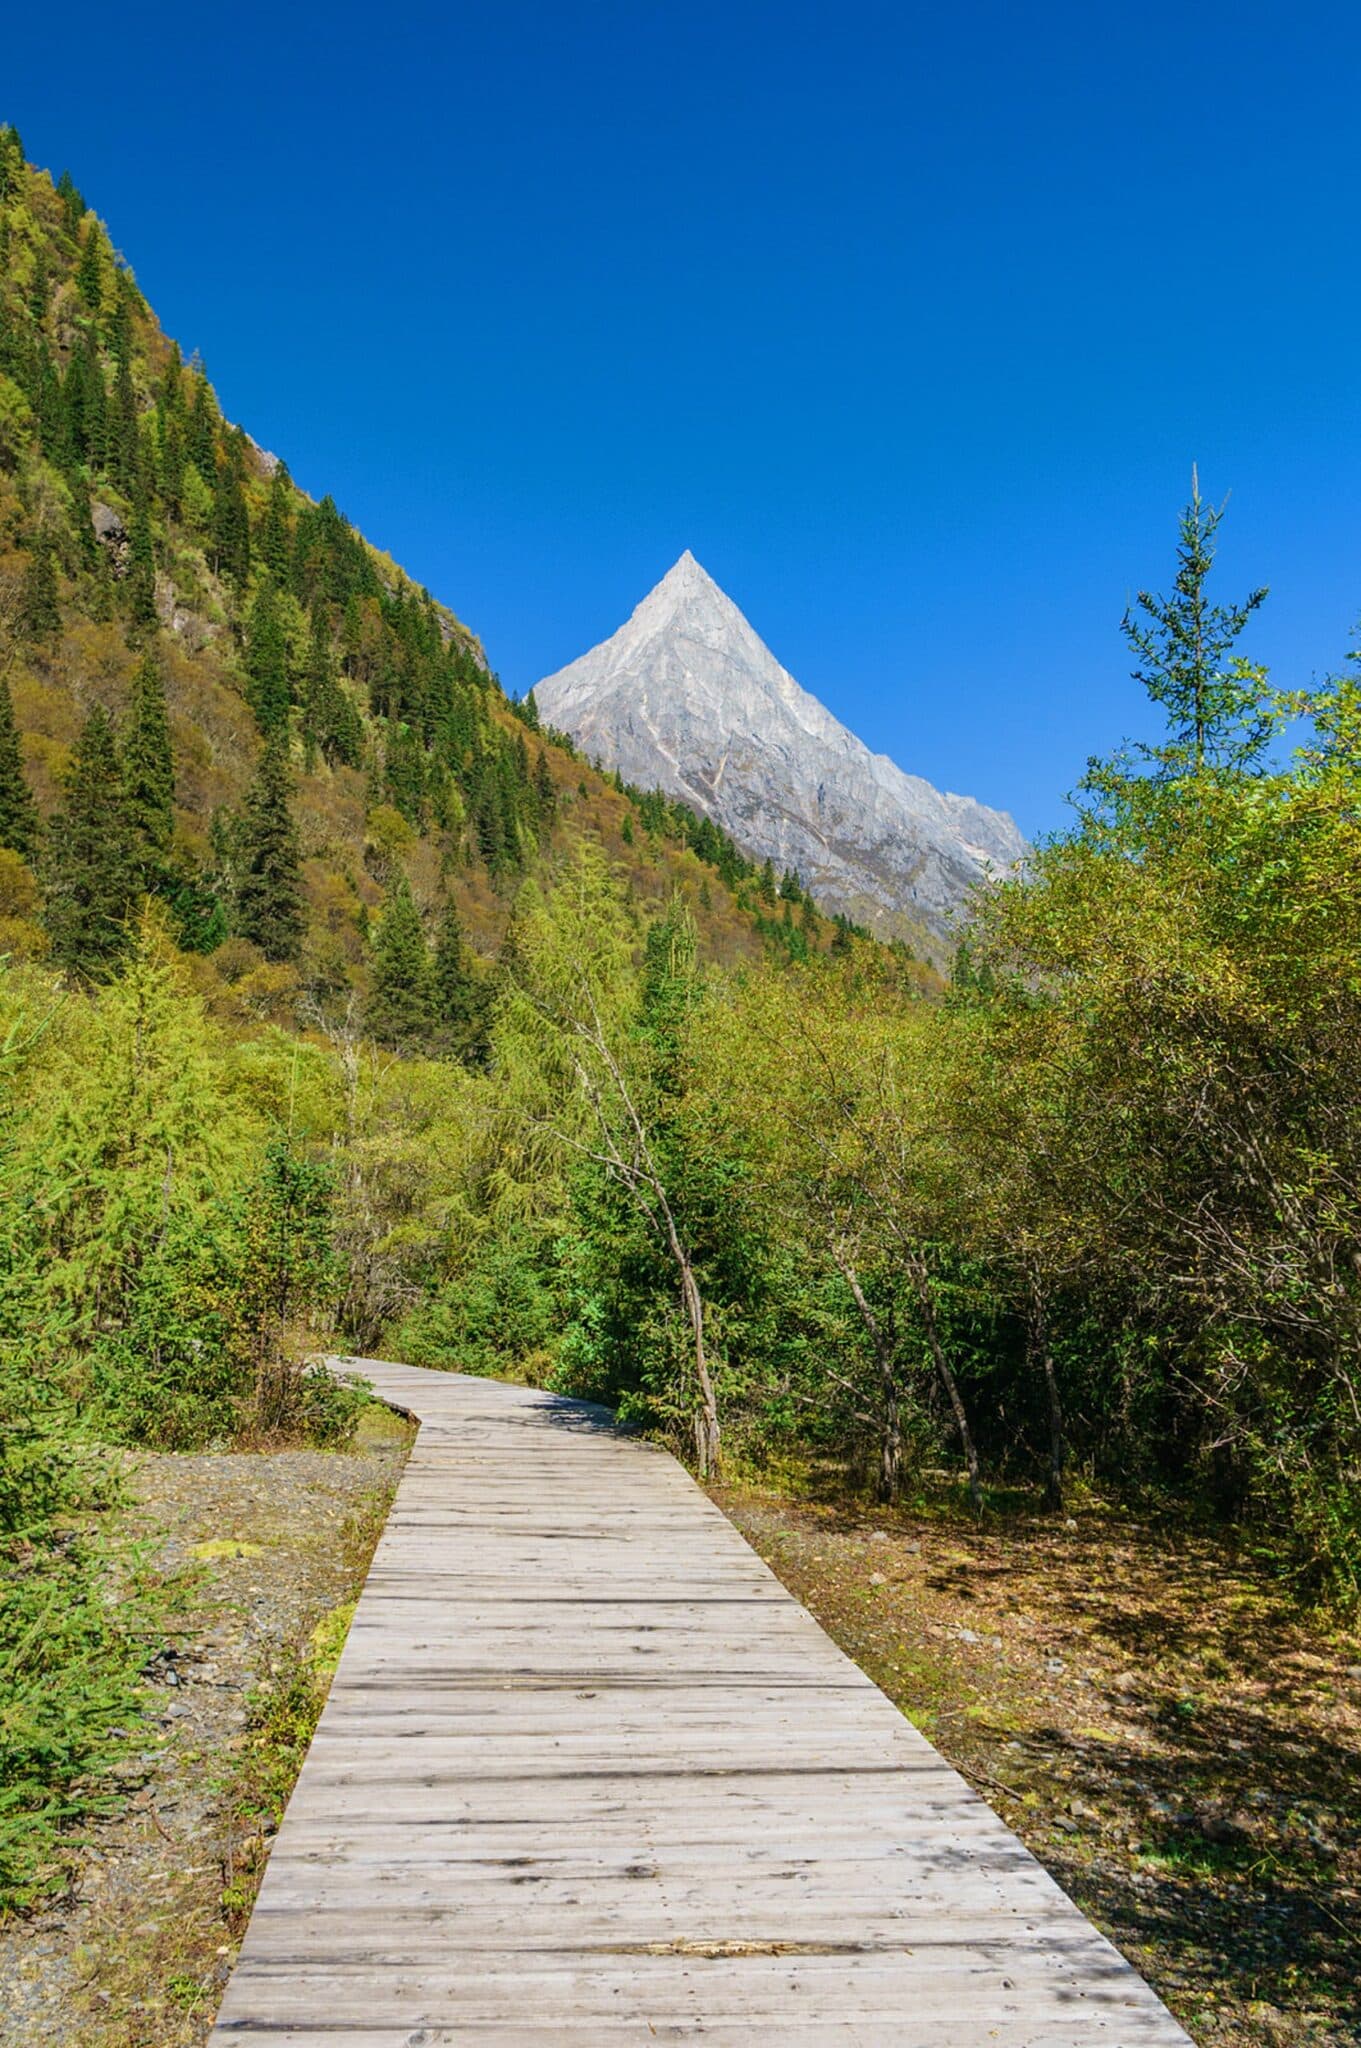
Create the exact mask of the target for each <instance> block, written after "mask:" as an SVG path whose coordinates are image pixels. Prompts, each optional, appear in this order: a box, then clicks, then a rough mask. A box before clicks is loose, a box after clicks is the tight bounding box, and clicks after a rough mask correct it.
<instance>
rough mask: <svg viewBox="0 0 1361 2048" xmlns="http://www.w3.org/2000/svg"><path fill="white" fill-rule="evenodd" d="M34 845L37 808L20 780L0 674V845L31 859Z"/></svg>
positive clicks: (10, 709)
mask: <svg viewBox="0 0 1361 2048" xmlns="http://www.w3.org/2000/svg"><path fill="white" fill-rule="evenodd" d="M37 844H38V807H37V805H36V804H35V803H34V801H33V792H32V790H31V789H30V788H29V786H28V783H27V781H26V780H25V778H24V764H23V756H22V754H21V752H20V749H19V733H18V728H17V727H16V725H15V723H14V700H13V698H12V697H11V696H10V692H9V679H8V677H7V676H5V675H0V846H7V847H8V848H9V849H10V851H11V852H12V853H20V854H22V855H23V857H24V859H25V860H31V859H32V857H33V853H34V851H35V849H36V847H37Z"/></svg>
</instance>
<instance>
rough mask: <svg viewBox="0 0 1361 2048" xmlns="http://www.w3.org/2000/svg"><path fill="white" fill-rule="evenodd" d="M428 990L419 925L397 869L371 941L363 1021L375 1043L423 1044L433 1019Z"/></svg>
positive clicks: (422, 931)
mask: <svg viewBox="0 0 1361 2048" xmlns="http://www.w3.org/2000/svg"><path fill="white" fill-rule="evenodd" d="M432 995H433V991H432V984H431V973H430V952H429V948H428V947H427V945H426V942H425V929H424V926H423V925H422V923H421V914H420V912H419V910H418V909H417V908H416V904H415V901H414V900H413V898H412V894H411V889H410V885H409V884H408V882H407V880H406V877H405V876H404V875H403V876H402V877H401V878H400V879H399V880H398V882H397V884H396V886H395V887H394V888H393V889H392V890H391V891H390V892H389V895H388V901H387V907H386V909H385V910H384V912H383V916H382V919H381V921H380V923H379V926H378V932H377V936H376V937H375V939H374V944H373V990H372V994H371V995H370V997H369V1005H368V1017H367V1021H368V1028H369V1030H370V1031H371V1033H372V1034H373V1036H374V1037H375V1038H376V1039H377V1040H378V1042H379V1044H380V1045H389V1046H415V1045H421V1044H424V1043H425V1041H426V1040H427V1039H428V1038H429V1037H430V1034H431V1030H432V1026H433V1022H434V1013H433V1006H432Z"/></svg>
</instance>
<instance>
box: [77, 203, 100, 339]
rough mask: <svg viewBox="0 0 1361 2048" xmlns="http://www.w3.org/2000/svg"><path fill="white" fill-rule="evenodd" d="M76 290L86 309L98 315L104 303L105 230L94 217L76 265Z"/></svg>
mask: <svg viewBox="0 0 1361 2048" xmlns="http://www.w3.org/2000/svg"><path fill="white" fill-rule="evenodd" d="M76 290H77V292H78V293H79V295H80V303H81V304H82V306H84V308H85V310H86V311H87V312H88V313H93V314H95V315H96V316H97V315H98V313H99V309H100V307H101V306H102V305H103V303H104V230H103V229H102V228H101V227H100V225H99V222H98V221H97V220H95V219H93V218H91V221H90V225H89V227H88V228H87V229H86V230H85V240H84V243H83V245H82V248H81V252H80V262H79V263H78V264H77V266H76Z"/></svg>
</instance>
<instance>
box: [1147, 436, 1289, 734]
mask: <svg viewBox="0 0 1361 2048" xmlns="http://www.w3.org/2000/svg"><path fill="white" fill-rule="evenodd" d="M1223 517H1224V507H1223V506H1222V505H1221V506H1220V507H1219V509H1218V510H1217V511H1216V510H1215V509H1214V507H1213V506H1212V507H1210V509H1209V510H1208V511H1207V510H1206V508H1205V506H1204V504H1203V502H1202V500H1201V495H1200V482H1199V479H1198V478H1197V476H1196V475H1195V472H1194V471H1193V472H1192V477H1191V502H1190V503H1189V504H1188V506H1187V507H1186V510H1185V511H1184V512H1183V514H1182V517H1181V527H1180V533H1179V538H1178V545H1177V577H1176V582H1175V585H1174V586H1173V594H1172V595H1171V597H1155V596H1154V595H1153V594H1152V593H1151V592H1149V591H1147V590H1141V591H1140V592H1139V595H1138V599H1137V601H1136V605H1135V607H1134V608H1132V609H1131V610H1130V611H1127V612H1126V614H1125V620H1124V633H1125V638H1126V639H1127V640H1128V642H1129V644H1130V646H1131V648H1132V649H1133V651H1134V653H1135V655H1136V656H1137V657H1138V666H1137V667H1136V668H1135V669H1134V671H1133V675H1134V680H1135V681H1136V682H1137V683H1142V684H1143V686H1144V688H1145V689H1146V690H1147V691H1148V694H1149V696H1150V697H1151V698H1152V700H1153V702H1154V703H1155V704H1157V705H1159V706H1160V707H1161V709H1162V711H1163V712H1164V714H1165V716H1166V718H1167V723H1168V735H1167V740H1166V743H1165V744H1164V746H1163V747H1161V748H1160V749H1159V750H1158V752H1157V758H1158V759H1159V761H1160V762H1161V763H1162V764H1163V766H1164V768H1165V769H1169V770H1172V771H1174V772H1175V771H1177V770H1180V769H1184V768H1191V769H1194V770H1195V771H1196V772H1199V771H1200V770H1202V769H1205V768H1211V767H1233V768H1246V767H1250V766H1251V765H1253V763H1255V762H1256V761H1257V760H1258V759H1259V758H1260V756H1261V753H1262V749H1263V748H1264V747H1265V745H1266V742H1267V740H1268V738H1269V737H1270V733H1271V721H1270V719H1269V718H1266V717H1263V716H1262V714H1261V696H1262V692H1261V683H1262V676H1261V672H1260V671H1259V670H1256V669H1253V668H1251V667H1249V666H1247V665H1246V664H1244V663H1242V662H1237V661H1235V662H1232V663H1230V664H1229V665H1228V667H1225V666H1224V664H1225V661H1226V658H1227V656H1228V654H1229V651H1230V649H1231V648H1232V646H1233V644H1234V642H1235V640H1237V639H1238V637H1239V635H1240V634H1241V633H1242V631H1243V628H1244V627H1245V626H1246V625H1247V623H1248V620H1249V619H1250V618H1251V616H1252V614H1253V613H1254V612H1255V611H1256V610H1257V609H1258V607H1259V606H1261V605H1263V604H1264V603H1265V602H1266V598H1267V593H1266V591H1265V590H1254V591H1252V592H1251V593H1250V594H1249V596H1248V597H1246V598H1245V599H1244V600H1243V602H1242V603H1241V604H1236V605H1227V606H1226V605H1214V604H1211V603H1210V601H1209V599H1208V597H1207V596H1206V584H1207V581H1208V579H1209V574H1210V570H1211V568H1212V566H1213V564H1214V557H1215V535H1216V533H1217V532H1218V530H1219V524H1220V521H1221V520H1222V519H1223Z"/></svg>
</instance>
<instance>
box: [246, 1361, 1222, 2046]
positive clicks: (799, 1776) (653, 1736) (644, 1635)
mask: <svg viewBox="0 0 1361 2048" xmlns="http://www.w3.org/2000/svg"><path fill="white" fill-rule="evenodd" d="M363 1370H364V1371H365V1373H366V1374H367V1375H368V1376H369V1377H370V1378H371V1379H372V1380H373V1382H374V1384H375V1386H376V1387H377V1388H378V1391H379V1392H380V1393H382V1394H383V1395H384V1396H385V1397H386V1398H387V1399H389V1400H391V1401H393V1402H394V1404H396V1405H398V1406H400V1407H402V1408H404V1409H406V1410H408V1411H409V1412H410V1413H411V1414H413V1415H414V1416H415V1417H416V1418H417V1419H418V1420H419V1421H420V1423H421V1430H420V1434H419V1436H418V1438H417V1441H416V1445H415V1448H414V1450H413V1452H412V1455H411V1459H410V1462H409V1464H408V1466H407V1470H406V1473H405V1475H404V1476H403V1480H402V1484H401V1487H400V1489H399V1491H398V1495H397V1499H396V1502H395V1503H394V1507H393V1511H392V1514H391V1516H390V1517H389V1520H388V1524H387V1527H386V1529H385V1531H384V1534H383V1537H382V1539H381V1542H380V1544H379V1547H378V1552H377V1555H376V1556H375V1558H374V1562H373V1567H372V1569H371V1571H370V1574H369V1578H368V1582H367V1584H366V1586H365V1590H364V1595H363V1598H362V1600H361V1601H360V1604H359V1608H358V1611H357V1613H356V1615H355V1620H354V1624H353V1626H352V1628H351V1631H350V1636H349V1640H348V1642H347V1644H346V1646H345V1650H344V1653H343V1655H342V1657H341V1660H340V1666H339V1669H338V1670H337V1672H336V1676H335V1680H334V1683H333V1686H332V1690H331V1696H330V1699H329V1701H328V1703H327V1707H326V1711H325V1713H324V1715H323V1716H322V1722H321V1726H320V1728H319V1729H318V1732H317V1736H316V1739H315V1741H314V1742H313V1745H312V1748H311V1751H310V1752H309V1755H308V1758H307V1761H306V1763H305V1764H304V1766H303V1770H302V1774H301V1776H300V1778H299V1780H298V1785H297V1789H296V1790H295V1792H294V1795H293V1799H292V1801H291V1803H290V1805H289V1809H288V1812H287V1814H286V1816H285V1818H284V1823H283V1826H282V1828H281V1830H280V1833H279V1837H278V1841H277V1843H276V1844H275V1848H274V1853H273V1855H272V1857H271V1859H270V1864H269V1868H268V1870H267V1872H266V1875H265V1880H264V1884H263V1887H262V1889H261V1893H260V1898H259V1901H258V1903H257V1906H256V1909H255V1913H254V1916H253V1918H252V1920H251V1924H250V1927H249V1929H248V1931H247V1935H246V1940H245V1943H244V1945H243V1949H242V1953H241V1958H240V1961H239V1963H238V1965H237V1968H236V1971H235V1973H234V1975H233V1977H232V1981H231V1983H230V1984H229V1986H228V1988H227V1993H226V1997H225V1999H224V2001H223V2006H222V2011H221V2013H220V2015H219V2018H218V2024H217V2028H216V2030H215V2032H214V2035H213V2048H227V2044H228V2043H232V2044H238V2048H239V2044H240V2043H242V2042H243V2041H245V2040H247V2039H252V2040H257V2039H258V2040H267V2041H268V2042H269V2043H270V2048H323V2044H332V2048H342V2044H343V2048H439V2044H443V2043H453V2042H457V2043H458V2044H459V2048H469V2044H472V2048H477V2044H481V2043H485V2044H487V2048H519V2044H526V2048H527V2044H530V2043H540V2044H541V2043H547V2042H552V2041H568V2042H572V2043H582V2044H585V2043H588V2042H589V2043H596V2042H600V2043H603V2044H606V2048H609V2044H613V2043H623V2042H638V2043H641V2042H653V2041H690V2040H696V2039H699V2038H700V2037H702V2038H703V2040H704V2041H705V2042H706V2043H707V2044H708V2048H737V2044H739V2043H740V2044H757V2043H762V2044H764V2043H773V2042H777V2041H778V2042H780V2043H790V2044H792V2048H888V2044H894V2048H906V2044H911V2048H978V2044H982V2043H991V2042H997V2043H999V2044H1001V2043H1005V2044H1006V2048H1079V2044H1082V2048H1087V2044H1089V2043H1092V2042H1098V2041H1099V2042H1102V2043H1104V2044H1106V2048H1174V2044H1182V2048H1185V2043H1186V2036H1185V2035H1184V2034H1183V2033H1182V2031H1181V2029H1180V2028H1179V2027H1177V2026H1176V2024H1175V2023H1174V2022H1173V2020H1172V2019H1171V2017H1170V2016H1169V2014H1168V2013H1167V2012H1166V2011H1165V2010H1164V2008H1163V2007H1162V2006H1161V2005H1160V2004H1159V2003H1158V2001H1157V1999H1156V1998H1154V1996H1153V1994H1152V1992H1151V1991H1149V1989H1148V1987H1147V1986H1146V1985H1145V1984H1143V1982H1142V1981H1141V1980H1140V1979H1139V1977H1138V1976H1136V1974H1135V1973H1134V1972H1133V1971H1132V1970H1131V1969H1130V1968H1129V1966H1128V1965H1127V1964H1126V1963H1125V1962H1124V1961H1123V1960H1122V1959H1121V1958H1120V1957H1119V1956H1118V1955H1117V1954H1116V1952H1115V1950H1114V1949H1113V1948H1111V1946H1110V1945H1109V1943H1107V1942H1106V1941H1104V1940H1103V1938H1102V1937H1101V1936H1100V1935H1099V1934H1098V1933H1097V1932H1096V1930H1095V1929H1094V1928H1093V1927H1091V1926H1090V1925H1089V1923H1088V1922H1087V1921H1086V1920H1085V1919H1084V1918H1083V1917H1082V1915H1081V1914H1080V1913H1079V1912H1078V1911H1077V1909H1076V1907H1074V1906H1073V1905H1072V1904H1071V1902H1070V1901H1069V1900H1068V1899H1066V1898H1065V1897H1064V1895H1063V1893H1062V1892H1061V1891H1060V1890H1059V1889H1058V1887H1057V1886H1056V1885H1055V1884H1054V1882H1053V1880H1052V1879H1051V1878H1050V1877H1049V1876H1048V1875H1047V1873H1046V1872H1045V1871H1044V1870H1043V1869H1042V1868H1041V1867H1040V1865H1039V1864H1038V1863H1037V1862H1036V1861H1035V1859H1034V1858H1033V1857H1032V1856H1030V1855H1029V1853H1028V1852H1027V1851H1026V1850H1025V1848H1024V1847H1023V1846H1022V1844H1021V1843H1020V1842H1019V1841H1018V1840H1017V1839H1016V1837H1015V1836H1014V1835H1012V1834H1011V1833H1010V1832H1009V1831H1008V1830H1007V1829H1006V1828H1005V1827H1003V1825H1002V1823H1001V1822H1000V1821H999V1820H998V1819H997V1817H996V1816H995V1815H994V1814H993V1813H992V1812H991V1811H990V1810H989V1808H988V1807H987V1806H986V1805H985V1804H984V1803H983V1801H982V1800H980V1799H979V1798H978V1797H977V1796H976V1795H975V1794H974V1793H973V1792H972V1791H970V1789H969V1788H968V1786H967V1785H966V1784H965V1783H964V1781H963V1780H962V1779H961V1778H960V1777H959V1776H958V1775H957V1774H956V1773H955V1772H954V1771H952V1770H951V1769H950V1768H949V1767H948V1765H946V1764H945V1763H944V1761H943V1760H942V1759H941V1758H940V1757H939V1756H938V1755H937V1754H936V1752H935V1751H934V1750H933V1749H932V1748H931V1746H930V1745H929V1743H927V1742H926V1741H925V1740H924V1738H923V1737H922V1736H921V1735H920V1734H919V1733H918V1731H917V1730H916V1729H914V1728H913V1727H912V1726H911V1725H910V1724H909V1723H908V1722H907V1721H905V1720H904V1719H903V1717H902V1716H901V1715H900V1714H899V1713H898V1712H897V1710H896V1709H895V1708H894V1707H893V1705H892V1704H891V1702H890V1701H889V1700H887V1699H886V1698H885V1697H884V1695H883V1694H882V1693H881V1692H879V1690H878V1688H877V1687H875V1686H874V1685H873V1684H871V1682H870V1681H869V1679H867V1678H866V1677H865V1675H864V1673H863V1672H861V1671H859V1670H857V1669H856V1667H855V1666H854V1665H853V1664H851V1663H850V1662H849V1661H848V1660H847V1659H846V1658H845V1657H844V1656H843V1655H842V1653H841V1652H840V1651H839V1650H838V1649H837V1648H836V1646H835V1644H833V1643H832V1642H831V1641H830V1640H829V1639H828V1637H827V1636H826V1635H825V1634H824V1633H823V1631H822V1630H821V1629H820V1628H819V1627H818V1625H817V1623H816V1622H815V1621H813V1619H812V1617H811V1616H810V1615H808V1614H807V1613H806V1612H805V1611H804V1609H802V1608H801V1607H800V1606H799V1605H798V1604H797V1603H796V1602H795V1601H794V1600H792V1599H791V1598H790V1597H789V1595H788V1594H787V1593H786V1592H785V1590H784V1588H783V1587H782V1586H781V1585H780V1584H779V1581H778V1580H777V1579H776V1578H775V1577H774V1576H773V1574H772V1573H771V1572H770V1571H769V1570H768V1569H767V1567H766V1566H765V1565H764V1564H763V1563H762V1562H761V1560H760V1559H759V1558H757V1557H755V1556H754V1555H753V1553H752V1552H751V1551H750V1550H749V1549H748V1547H747V1545H746V1544H745V1543H744V1542H743V1540H742V1538H741V1537H740V1536H739V1535H738V1534H737V1532H736V1530H735V1529H734V1528H733V1527H732V1525H731V1524H730V1523H729V1522H728V1521H727V1520H726V1519H725V1518H724V1517H723V1515H721V1514H720V1513H719V1511H718V1509H717V1508H716V1507H715V1506H714V1505H713V1503H712V1502H711V1501H710V1500H709V1499H708V1498H707V1497H706V1496H705V1495H704V1494H702V1493H701V1492H700V1491H699V1489H698V1488H697V1487H696V1486H694V1485H693V1484H692V1482H691V1481H690V1479H689V1478H688V1476H687V1475H686V1473H685V1472H684V1471H683V1469H682V1468H681V1467H680V1466H679V1465H678V1464H677V1463H676V1462H675V1461H674V1460H673V1459H671V1458H668V1457H667V1456H666V1455H665V1454H664V1453H663V1452H660V1451H658V1450H657V1449H656V1448H655V1447H653V1446H650V1445H645V1444H641V1443H638V1442H635V1441H633V1440H631V1439H629V1438H628V1437H627V1436H625V1435H623V1434H621V1433H619V1432H617V1431H615V1430H614V1429H613V1428H612V1427H611V1426H610V1425H609V1423H608V1419H607V1418H605V1417H604V1416H603V1415H602V1414H601V1412H600V1411H599V1410H596V1409H591V1408H588V1407H586V1406H585V1405H584V1404H580V1403H574V1402H565V1401H558V1400H554V1399H553V1398H551V1397H549V1396H546V1395H542V1394H537V1393H534V1392H532V1391H529V1390H526V1389H523V1388H514V1387H505V1386H501V1385H499V1384H497V1383H495V1382H491V1381H485V1380H471V1379H463V1378H459V1377H457V1376H454V1375H446V1374H440V1373H428V1372H420V1371H417V1370H415V1369H414V1368H411V1367H406V1366H396V1365H387V1364H382V1363H379V1362H377V1361H364V1362H363Z"/></svg>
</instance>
